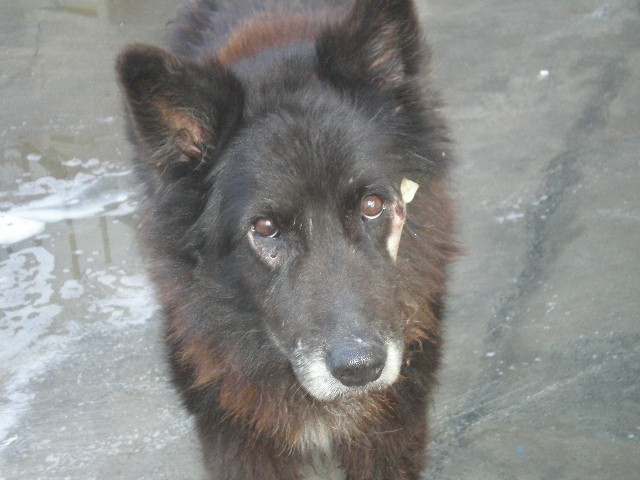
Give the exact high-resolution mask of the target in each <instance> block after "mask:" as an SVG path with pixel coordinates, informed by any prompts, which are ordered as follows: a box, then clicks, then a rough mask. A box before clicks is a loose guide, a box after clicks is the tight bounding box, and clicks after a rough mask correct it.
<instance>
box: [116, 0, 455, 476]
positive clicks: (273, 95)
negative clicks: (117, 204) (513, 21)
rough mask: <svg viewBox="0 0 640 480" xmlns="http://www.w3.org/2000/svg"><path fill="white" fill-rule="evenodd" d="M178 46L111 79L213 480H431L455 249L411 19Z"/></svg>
mask: <svg viewBox="0 0 640 480" xmlns="http://www.w3.org/2000/svg"><path fill="white" fill-rule="evenodd" d="M177 25H178V27H177V33H176V36H175V39H174V41H173V53H169V52H167V51H164V50H161V49H159V48H155V47H151V46H144V45H134V46H131V47H129V48H128V49H126V50H125V51H124V52H123V53H122V54H121V55H120V57H119V59H118V66H117V68H118V73H119V78H120V82H121V84H122V88H123V92H124V96H125V98H126V106H127V111H128V113H129V118H130V127H131V128H130V130H131V136H132V140H133V143H134V145H135V146H136V148H137V158H136V161H135V165H136V169H137V172H138V174H139V177H140V179H141V181H142V183H143V185H144V186H145V188H146V195H147V197H148V199H147V201H146V206H145V211H144V230H143V232H144V233H143V238H142V241H143V243H144V245H145V247H146V249H147V252H148V254H149V260H150V262H149V263H150V272H151V276H152V279H153V281H154V283H155V285H156V287H157V292H158V295H159V298H160V301H161V302H162V305H163V307H164V312H165V314H166V318H167V344H168V348H169V355H170V359H171V364H172V367H173V371H174V380H175V383H176V385H177V387H178V388H179V389H180V391H181V393H182V395H183V398H184V401H185V404H186V406H187V408H188V409H189V411H190V412H191V413H193V415H195V417H196V419H197V425H198V431H199V434H200V438H201V440H202V444H203V450H204V457H205V461H206V464H207V466H208V468H209V470H210V472H211V476H212V478H214V479H219V480H223V479H224V480H254V479H255V480H299V479H301V478H303V477H304V475H305V473H308V472H309V471H313V469H314V468H316V469H320V468H321V467H322V466H323V465H334V466H335V467H336V468H338V469H340V470H341V471H342V475H346V478H347V479H349V480H363V479H371V480H373V479H380V480H381V479H388V480H401V479H417V478H419V474H420V472H421V471H422V469H423V468H424V466H425V460H424V456H425V452H424V449H425V445H426V443H427V425H426V416H427V405H428V403H429V399H430V396H431V393H432V388H433V385H434V371H435V369H436V366H437V364H438V357H439V353H438V352H439V344H440V326H439V324H440V322H439V319H440V315H441V312H442V302H443V296H444V293H445V281H446V265H447V264H448V263H449V262H450V261H451V259H452V258H453V256H454V255H455V247H454V246H453V243H452V240H451V231H452V220H451V213H450V200H449V197H448V193H447V190H446V185H445V183H446V182H445V175H446V170H447V168H446V167H447V164H448V163H449V153H448V147H447V139H446V128H445V126H444V122H443V120H442V119H441V117H440V115H439V113H438V111H437V109H438V102H437V99H436V97H435V95H434V94H433V93H432V92H431V90H430V89H429V87H428V85H427V82H426V78H425V77H426V74H427V71H426V70H427V67H426V63H427V60H428V53H427V50H426V47H425V45H424V44H423V43H422V41H421V36H420V29H419V25H418V20H417V16H416V11H415V7H414V5H413V3H412V1H410V0H355V1H344V2H339V1H335V0H333V1H330V0H327V1H324V2H320V1H311V0H297V1H296V0H286V1H278V2H275V1H273V2H272V1H268V0H267V1H264V2H258V1H257V0H219V1H214V0H202V1H200V2H198V3H195V4H192V5H191V6H190V7H189V8H188V9H187V10H185V12H183V14H182V15H181V16H180V17H179V19H178V21H177ZM414 195H415V198H414ZM409 202H411V203H409ZM318 471H319V470H318Z"/></svg>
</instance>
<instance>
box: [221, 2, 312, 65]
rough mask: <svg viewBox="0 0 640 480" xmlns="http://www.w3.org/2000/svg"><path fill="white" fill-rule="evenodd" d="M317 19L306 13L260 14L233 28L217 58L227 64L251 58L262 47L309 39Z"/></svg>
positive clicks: (267, 47) (262, 48)
mask: <svg viewBox="0 0 640 480" xmlns="http://www.w3.org/2000/svg"><path fill="white" fill-rule="evenodd" d="M317 30H318V24H317V22H312V21H311V20H310V19H309V17H308V16H306V15H302V14H296V15H288V16H286V15H277V14H264V15H260V16H258V17H254V18H252V19H251V20H248V21H246V22H245V24H244V25H243V26H242V27H241V28H240V29H239V30H237V31H235V32H234V33H233V34H232V35H231V38H229V41H228V42H227V44H226V45H225V46H224V47H222V49H221V50H220V51H219V52H218V60H219V61H220V63H222V65H225V66H228V65H231V64H233V63H237V62H239V61H240V60H244V59H248V58H252V57H254V56H256V55H257V54H258V53H260V52H261V51H263V50H268V49H270V48H275V47H281V46H284V45H293V44H295V43H300V42H303V41H305V40H312V39H313V38H314V36H315V34H316V32H317Z"/></svg>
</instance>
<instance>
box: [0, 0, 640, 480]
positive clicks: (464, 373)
mask: <svg viewBox="0 0 640 480" xmlns="http://www.w3.org/2000/svg"><path fill="white" fill-rule="evenodd" d="M420 6H421V8H422V13H423V14H424V15H423V18H424V24H425V27H426V30H427V32H428V36H429V39H430V41H431V44H432V45H433V47H434V50H435V52H436V56H435V62H434V76H435V78H436V83H437V84H438V85H439V87H440V89H441V91H442V92H443V96H444V97H445V99H446V101H447V103H448V107H447V115H448V117H449V118H450V120H451V125H452V128H453V132H454V137H455V139H456V142H457V146H456V150H457V152H458V159H459V165H458V167H457V168H456V170H455V174H454V183H455V188H456V191H457V198H458V204H459V216H460V240H461V243H462V244H463V246H464V247H465V249H466V256H465V257H463V258H462V259H461V260H460V261H459V262H458V264H457V265H456V266H455V267H454V269H453V274H454V279H453V282H452V288H451V291H452V294H451V301H450V305H449V314H448V317H447V321H446V325H447V343H446V349H445V358H444V368H443V370H442V372H441V376H440V380H441V386H440V388H439V390H438V393H437V395H436V398H435V407H434V409H433V412H432V437H433V441H432V444H431V445H430V449H429V450H430V455H431V458H432V463H431V469H430V471H429V472H428V473H426V475H425V479H429V480H445V479H464V480H471V479H473V480H485V479H505V480H506V479H525V480H527V479H581V480H584V479H602V480H609V479H611V480H614V479H615V480H634V479H640V300H639V299H638V296H639V293H640V289H639V287H638V281H639V280H640V175H639V172H640V2H638V1H635V0H634V1H630V0H615V1H609V2H607V3H603V2H598V1H589V0H566V1H562V2H559V1H551V0H538V1H535V2H533V1H506V0H484V1H480V0H469V1H466V2H451V1H447V0H428V1H424V2H420ZM174 11H175V2H173V1H170V0H161V1H157V2H152V1H149V2H135V1H127V0H111V1H107V0H96V1H90V2H89V1H86V2H83V1H80V0H65V1H53V0H51V1H46V0H12V1H8V2H2V3H1V4H0V52H1V54H0V111H1V112H2V113H1V114H0V146H1V149H0V155H1V156H0V245H2V246H1V247H0V480H23V479H47V480H53V479H55V480H58V479H59V480H62V479H83V480H88V479H100V480H102V479H115V478H118V479H120V480H133V479H145V480H147V479H148V480H151V479H153V480H161V479H173V480H175V479H201V478H203V474H202V470H201V467H200V463H199V452H198V445H197V442H196V440H195V436H194V435H193V432H192V426H191V423H190V420H189V419H188V418H186V416H185V415H184V413H183V412H182V410H181V409H180V407H179V405H178V401H177V398H176V396H175V394H174V393H173V391H172V390H171V389H170V387H169V386H168V384H167V379H166V369H165V367H164V363H163V359H162V344H161V336H160V325H159V323H160V322H159V317H158V315H157V309H156V307H155V304H154V302H153V299H152V298H151V296H150V295H149V288H148V284H147V281H146V279H145V276H144V272H143V269H142V264H141V261H140V259H139V254H138V252H137V250H136V247H135V232H136V228H137V224H138V218H137V216H136V213H135V211H136V210H135V209H136V205H137V202H138V197H137V195H136V193H135V189H134V186H133V185H132V183H131V178H130V177H131V175H130V173H131V172H130V170H129V164H128V158H129V156H130V153H131V152H130V149H129V147H128V146H127V145H126V142H125V138H124V135H123V133H122V132H123V122H122V119H121V109H120V100H119V96H118V92H117V87H116V84H115V78H114V74H113V58H114V56H115V55H116V54H117V52H118V51H119V49H120V48H121V47H122V46H123V45H124V44H126V43H128V42H131V41H147V42H155V43H158V42H161V41H162V38H163V32H164V29H165V25H166V22H167V21H168V20H169V19H170V18H171V17H172V15H173V12H174Z"/></svg>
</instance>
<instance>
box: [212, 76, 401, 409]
mask: <svg viewBox="0 0 640 480" xmlns="http://www.w3.org/2000/svg"><path fill="white" fill-rule="evenodd" d="M314 95H315V98H314ZM301 99H304V102H305V103H304V104H303V103H302V100H301ZM300 105H305V106H306V108H295V107H300ZM387 136H388V133H386V131H385V129H384V128H381V126H379V125H377V124H375V123H372V122H371V121H369V119H367V118H366V117H365V116H364V115H363V114H361V113H359V112H358V111H357V110H355V109H354V107H353V105H352V104H351V103H350V101H345V100H344V99H341V98H340V96H339V95H338V94H337V93H335V92H333V91H331V90H330V89H329V88H328V87H326V86H320V85H312V86H310V87H309V88H307V89H305V90H304V91H299V92H297V93H294V94H292V95H291V96H290V97H289V98H288V100H287V101H286V103H285V104H282V103H279V104H278V105H277V106H276V107H274V109H273V110H272V111H269V112H268V113H266V114H263V115H261V116H260V118H258V119H249V121H248V126H247V127H246V128H245V129H244V130H243V131H242V132H241V133H240V134H239V135H238V137H237V138H236V139H235V140H234V142H233V145H231V146H230V148H229V149H228V150H227V152H225V154H224V155H223V157H222V158H221V160H220V167H219V168H218V169H216V170H214V172H213V173H212V178H211V185H212V192H211V197H210V198H211V201H210V202H209V205H208V206H207V208H206V210H205V212H204V214H203V216H202V217H201V222H202V228H201V231H202V232H204V234H205V235H209V240H208V242H206V243H207V244H209V245H212V246H213V245H215V246H216V247H214V248H212V250H209V251H208V252H207V253H206V255H207V256H208V257H210V258H215V259H216V261H215V262H212V265H211V271H210V274H211V275H213V276H215V271H216V270H220V269H221V270H222V271H230V270H232V269H233V267H234V266H236V268H237V269H238V272H237V274H236V275H237V276H236V278H237V281H238V282H239V284H238V290H239V291H243V292H246V293H248V294H249V295H251V296H252V298H251V299H249V300H248V301H249V302H251V303H254V304H255V305H256V309H257V312H258V313H257V314H258V315H259V316H260V317H261V320H262V321H263V322H264V328H266V329H267V331H268V337H269V338H270V339H271V340H272V341H273V342H274V343H275V344H276V345H277V347H278V349H279V350H280V351H281V352H282V353H283V354H284V355H285V356H286V357H287V359H288V360H289V362H290V363H291V365H292V367H293V370H294V372H295V374H296V376H297V378H298V380H299V381H300V383H302V385H303V386H304V387H305V388H306V389H307V390H308V391H309V393H311V394H312V395H313V396H314V397H316V398H318V399H323V400H326V399H334V398H336V397H338V396H340V395H343V394H353V393H358V392H363V391H365V390H368V389H371V388H380V387H386V386H388V385H390V384H391V383H393V382H394V381H395V380H396V378H397V376H398V373H399V371H400V365H401V358H402V352H403V329H402V326H403V320H404V319H403V318H402V312H404V308H403V306H402V305H401V302H400V300H399V298H398V294H399V292H398V291H397V290H398V288H399V285H400V282H399V280H400V279H399V278H398V274H397V271H396V267H395V260H396V256H397V253H398V245H399V239H400V235H401V232H402V228H403V225H404V222H405V218H406V205H405V202H404V201H403V199H402V196H401V193H400V185H401V182H402V179H403V173H402V171H400V170H398V169H397V168H394V158H393V155H394V154H393V151H392V146H391V145H390V142H389V141H388V139H387V138H386V137H387ZM221 207H222V209H223V211H221ZM221 263H224V264H225V265H226V266H225V267H223V268H220V264H221Z"/></svg>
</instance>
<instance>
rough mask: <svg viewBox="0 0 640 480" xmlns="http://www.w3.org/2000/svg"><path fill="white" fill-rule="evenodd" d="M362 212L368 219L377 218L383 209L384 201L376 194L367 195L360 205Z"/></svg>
mask: <svg viewBox="0 0 640 480" xmlns="http://www.w3.org/2000/svg"><path fill="white" fill-rule="evenodd" d="M360 210H361V211H362V214H363V215H364V216H365V217H366V218H368V219H370V220H371V219H374V218H378V217H379V216H380V214H381V213H382V210H384V202H383V201H382V199H381V198H380V197H379V196H377V195H367V196H366V197H364V199H363V200H362V204H361V205H360Z"/></svg>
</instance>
